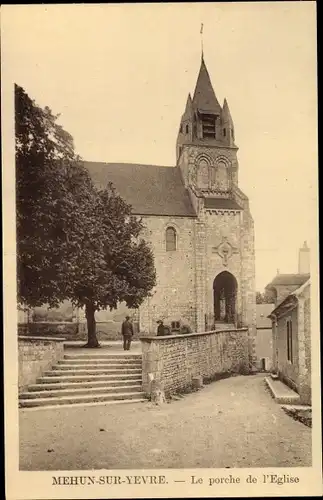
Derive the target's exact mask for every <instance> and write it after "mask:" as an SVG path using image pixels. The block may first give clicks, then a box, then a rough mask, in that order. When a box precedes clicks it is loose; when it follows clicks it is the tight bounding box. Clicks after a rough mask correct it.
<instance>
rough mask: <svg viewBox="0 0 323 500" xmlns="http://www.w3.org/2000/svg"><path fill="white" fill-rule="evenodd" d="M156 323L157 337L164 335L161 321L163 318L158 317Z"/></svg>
mask: <svg viewBox="0 0 323 500" xmlns="http://www.w3.org/2000/svg"><path fill="white" fill-rule="evenodd" d="M157 325H158V326H157V337H161V336H163V335H165V333H164V322H163V320H161V319H159V320H158V321H157Z"/></svg>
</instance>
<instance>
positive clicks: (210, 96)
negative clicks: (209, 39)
mask: <svg viewBox="0 0 323 500" xmlns="http://www.w3.org/2000/svg"><path fill="white" fill-rule="evenodd" d="M193 105H194V106H195V107H196V108H197V109H198V110H199V111H201V112H205V113H219V112H220V111H221V106H220V104H219V102H218V100H217V98H216V96H215V93H214V90H213V87H212V83H211V79H210V76H209V73H208V70H207V68H206V64H205V61H204V56H203V52H202V58H201V67H200V72H199V76H198V78H197V82H196V87H195V92H194V97H193Z"/></svg>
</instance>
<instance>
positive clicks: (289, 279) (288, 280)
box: [266, 274, 310, 288]
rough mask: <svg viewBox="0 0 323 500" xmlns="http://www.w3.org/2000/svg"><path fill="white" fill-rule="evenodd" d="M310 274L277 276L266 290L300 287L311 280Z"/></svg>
mask: <svg viewBox="0 0 323 500" xmlns="http://www.w3.org/2000/svg"><path fill="white" fill-rule="evenodd" d="M309 277H310V275H309V274H277V276H275V278H274V279H273V280H272V281H271V282H270V283H269V284H268V285H267V286H266V288H269V287H273V286H279V285H298V286H301V285H303V283H305V282H306V281H307V280H308V279H309Z"/></svg>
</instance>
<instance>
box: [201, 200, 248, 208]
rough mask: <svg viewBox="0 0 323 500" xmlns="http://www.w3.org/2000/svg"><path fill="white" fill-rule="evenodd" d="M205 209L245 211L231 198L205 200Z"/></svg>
mask: <svg viewBox="0 0 323 500" xmlns="http://www.w3.org/2000/svg"><path fill="white" fill-rule="evenodd" d="M204 207H205V208H210V209H219V210H221V209H222V210H243V209H242V207H240V205H238V203H237V202H236V201H235V200H232V199H231V198H205V199H204Z"/></svg>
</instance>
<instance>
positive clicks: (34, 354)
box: [18, 336, 64, 392]
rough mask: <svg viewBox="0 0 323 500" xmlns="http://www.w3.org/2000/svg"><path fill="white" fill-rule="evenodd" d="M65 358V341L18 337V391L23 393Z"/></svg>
mask: <svg viewBox="0 0 323 500" xmlns="http://www.w3.org/2000/svg"><path fill="white" fill-rule="evenodd" d="M63 357H64V339H61V338H46V337H24V336H21V337H18V360H19V363H18V367H19V368H18V369H19V373H18V389H19V392H22V391H24V390H26V389H27V387H28V386H29V385H30V384H34V383H35V382H36V380H37V378H38V377H40V376H41V375H42V373H43V372H44V371H46V370H49V369H50V368H51V367H52V365H54V364H55V363H57V361H58V360H60V359H62V358H63Z"/></svg>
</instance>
